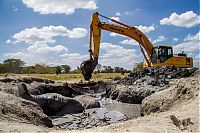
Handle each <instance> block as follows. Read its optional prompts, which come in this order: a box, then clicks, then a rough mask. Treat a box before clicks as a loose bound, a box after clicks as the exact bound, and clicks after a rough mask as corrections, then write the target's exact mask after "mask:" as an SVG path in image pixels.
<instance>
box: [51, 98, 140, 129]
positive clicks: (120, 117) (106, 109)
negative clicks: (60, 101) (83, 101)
mask: <svg viewBox="0 0 200 133" xmlns="http://www.w3.org/2000/svg"><path fill="white" fill-rule="evenodd" d="M99 101H100V103H101V108H93V109H87V110H85V112H83V113H80V114H69V115H65V116H63V117H59V118H55V119H53V124H54V125H55V127H58V128H64V129H69V130H74V129H75V130H77V129H84V128H92V127H98V126H104V125H108V124H111V123H117V122H120V121H125V120H127V119H129V118H136V117H139V116H140V105H139V104H127V103H121V102H117V101H113V100H111V99H106V98H103V99H99Z"/></svg>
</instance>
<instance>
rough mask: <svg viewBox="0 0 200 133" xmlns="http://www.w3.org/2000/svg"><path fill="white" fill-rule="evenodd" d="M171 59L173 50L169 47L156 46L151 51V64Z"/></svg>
mask: <svg viewBox="0 0 200 133" xmlns="http://www.w3.org/2000/svg"><path fill="white" fill-rule="evenodd" d="M171 57H173V50H172V47H170V46H156V47H154V48H153V50H152V55H151V61H152V64H157V63H164V62H165V61H166V60H167V59H169V58H171Z"/></svg>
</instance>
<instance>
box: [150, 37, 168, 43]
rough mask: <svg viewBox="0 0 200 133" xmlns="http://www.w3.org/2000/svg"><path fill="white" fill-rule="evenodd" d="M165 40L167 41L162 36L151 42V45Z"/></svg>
mask: <svg viewBox="0 0 200 133" xmlns="http://www.w3.org/2000/svg"><path fill="white" fill-rule="evenodd" d="M165 40H167V38H165V37H164V36H159V37H158V38H157V39H156V40H153V42H152V43H158V42H163V41H165Z"/></svg>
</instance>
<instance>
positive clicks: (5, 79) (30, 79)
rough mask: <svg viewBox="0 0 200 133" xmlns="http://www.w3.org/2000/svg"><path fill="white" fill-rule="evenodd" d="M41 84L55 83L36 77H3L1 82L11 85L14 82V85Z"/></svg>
mask: <svg viewBox="0 0 200 133" xmlns="http://www.w3.org/2000/svg"><path fill="white" fill-rule="evenodd" d="M34 81H35V82H41V83H45V84H48V83H54V81H53V80H49V79H44V78H36V77H17V76H10V77H1V78H0V82H4V83H10V82H14V83H20V82H24V83H27V84H30V83H33V82H34Z"/></svg>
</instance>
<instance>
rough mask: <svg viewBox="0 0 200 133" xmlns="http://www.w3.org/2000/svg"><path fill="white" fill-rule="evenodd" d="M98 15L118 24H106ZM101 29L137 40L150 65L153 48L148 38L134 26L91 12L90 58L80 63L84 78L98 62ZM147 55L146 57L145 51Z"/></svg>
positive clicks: (89, 74) (87, 76) (90, 74)
mask: <svg viewBox="0 0 200 133" xmlns="http://www.w3.org/2000/svg"><path fill="white" fill-rule="evenodd" d="M99 16H101V17H103V18H105V19H109V20H110V21H112V22H114V23H116V24H118V25H113V24H108V23H105V22H101V21H100V19H99ZM101 30H106V31H110V32H114V33H118V34H121V35H124V36H128V37H130V38H132V39H134V40H135V41H136V42H138V44H139V46H140V48H141V51H142V53H143V56H144V58H145V61H146V63H147V65H148V66H151V64H152V63H151V53H152V49H153V45H152V44H151V42H150V41H149V40H148V38H147V37H146V36H145V35H144V33H142V32H141V31H140V30H139V29H137V28H136V27H131V26H129V25H126V24H124V23H121V22H119V21H116V20H114V19H111V18H108V17H105V16H103V15H101V14H99V13H98V12H95V13H93V15H92V20H91V25H90V48H89V52H90V59H89V60H87V61H84V62H83V63H82V64H81V70H82V74H83V76H84V78H85V80H89V79H90V78H91V76H92V72H93V71H94V69H95V67H96V65H97V64H98V57H99V49H100V40H101ZM144 49H145V51H146V54H147V56H148V57H146V54H145V51H144Z"/></svg>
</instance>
